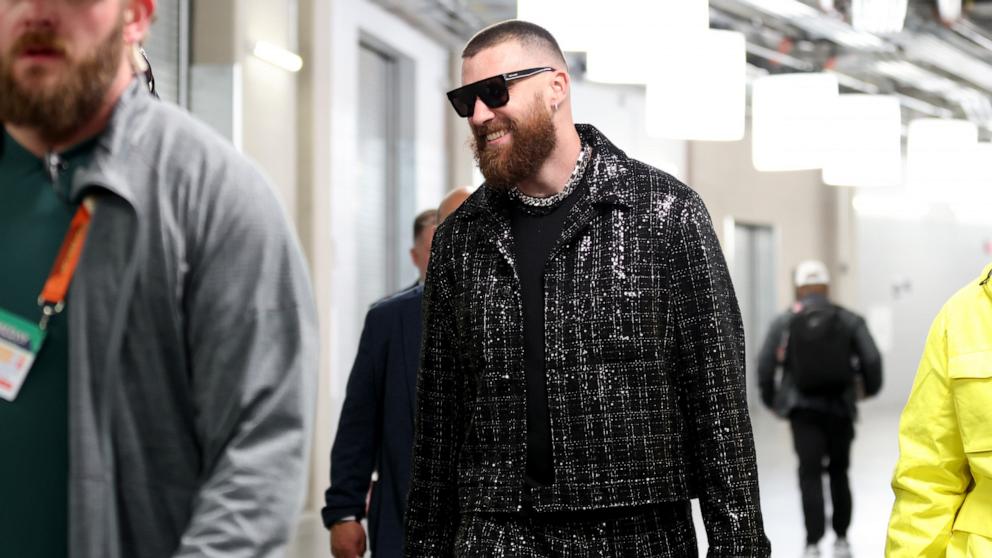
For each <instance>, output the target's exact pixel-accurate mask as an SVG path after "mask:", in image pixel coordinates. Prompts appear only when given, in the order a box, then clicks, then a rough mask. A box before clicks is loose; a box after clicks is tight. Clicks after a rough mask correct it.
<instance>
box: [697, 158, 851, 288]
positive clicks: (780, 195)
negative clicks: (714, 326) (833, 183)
mask: <svg viewBox="0 0 992 558" xmlns="http://www.w3.org/2000/svg"><path fill="white" fill-rule="evenodd" d="M688 158H689V173H688V175H689V184H690V185H691V186H692V187H693V188H694V189H695V190H696V191H697V192H699V194H700V196H702V198H703V201H704V202H705V203H706V207H707V208H708V209H709V211H710V215H711V217H712V218H713V225H714V227H715V228H716V231H717V236H719V237H720V240H721V243H723V244H724V247H725V252H726V251H727V250H726V241H727V239H726V236H727V234H728V231H727V230H726V226H725V225H726V223H727V221H728V218H730V219H733V221H734V222H737V223H743V224H751V225H769V226H771V227H772V228H773V230H774V232H775V237H776V259H777V269H776V271H775V278H776V285H777V286H778V292H777V293H776V294H777V300H778V306H779V308H785V307H786V306H787V305H788V304H789V303H790V302H791V301H792V289H791V285H792V279H791V271H792V268H793V267H794V266H795V265H796V264H797V263H798V262H799V261H801V260H804V259H808V258H816V259H820V260H823V261H824V262H825V263H826V264H827V266H828V267H829V268H830V270H831V272H832V274H833V275H834V276H835V277H836V278H837V280H838V284H837V285H836V287H835V296H836V298H838V299H839V301H840V302H842V303H843V300H840V299H846V298H848V297H849V296H850V295H849V292H848V287H847V286H846V284H847V281H848V279H847V277H848V276H849V275H850V273H849V272H845V269H849V268H850V265H851V264H850V258H849V256H848V254H849V252H848V251H847V250H846V248H845V247H846V246H847V241H846V240H843V239H842V240H841V241H838V238H837V234H838V227H837V220H838V217H841V218H843V217H844V216H845V215H846V211H845V209H844V208H845V207H846V205H845V204H844V202H843V201H840V202H839V201H838V197H839V196H845V199H846V192H845V191H843V190H838V189H835V188H832V187H830V186H826V185H824V184H823V183H822V181H821V180H820V173H819V171H802V172H775V173H773V172H758V171H756V170H755V169H754V165H752V163H751V144H750V138H746V139H745V140H744V141H739V142H691V143H690V146H689V157H688ZM728 257H731V256H730V255H729V254H728ZM731 265H732V263H731Z"/></svg>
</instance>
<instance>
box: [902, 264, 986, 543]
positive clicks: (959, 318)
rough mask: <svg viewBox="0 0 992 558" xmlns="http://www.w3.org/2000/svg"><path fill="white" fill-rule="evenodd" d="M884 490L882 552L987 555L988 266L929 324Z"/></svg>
mask: <svg viewBox="0 0 992 558" xmlns="http://www.w3.org/2000/svg"><path fill="white" fill-rule="evenodd" d="M892 488H893V490H894V491H895V495H896V500H895V504H894V506H893V508H892V518H891V519H890V521H889V533H888V541H887V543H886V548H885V555H886V557H887V558H902V557H913V558H917V557H931V556H932V557H938V556H939V557H947V558H978V557H981V558H987V557H992V265H989V266H987V267H986V268H985V270H984V271H983V272H982V276H981V277H979V278H978V279H977V280H975V281H974V282H973V283H971V284H969V285H968V286H966V287H964V288H963V289H961V290H960V291H958V292H957V294H955V295H954V296H953V297H951V299H950V300H948V301H947V303H946V304H945V305H944V307H943V309H941V311H940V313H939V314H938V315H937V318H936V319H935V320H934V322H933V325H932V326H931V328H930V335H929V337H928V338H927V345H926V349H925V350H924V353H923V359H922V361H921V362H920V368H919V371H918V372H917V375H916V380H915V382H914V384H913V391H912V393H911V394H910V396H909V402H908V403H907V404H906V408H905V409H904V410H903V414H902V419H901V420H900V424H899V462H898V464H897V465H896V471H895V474H894V476H893V479H892Z"/></svg>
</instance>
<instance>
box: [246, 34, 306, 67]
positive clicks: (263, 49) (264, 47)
mask: <svg viewBox="0 0 992 558" xmlns="http://www.w3.org/2000/svg"><path fill="white" fill-rule="evenodd" d="M252 54H254V55H255V57H256V58H258V59H259V60H264V61H266V62H268V63H269V64H272V65H273V66H278V67H279V68H282V69H283V70H286V71H287V72H299V71H300V70H301V69H302V68H303V59H302V58H300V55H299V54H296V53H295V52H293V51H291V50H286V49H284V48H282V47H280V46H276V45H274V44H272V43H267V42H265V41H258V42H257V43H255V48H253V49H252Z"/></svg>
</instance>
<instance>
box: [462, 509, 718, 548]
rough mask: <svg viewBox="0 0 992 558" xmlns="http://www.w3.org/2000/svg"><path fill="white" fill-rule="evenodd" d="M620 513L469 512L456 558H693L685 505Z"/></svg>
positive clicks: (689, 519) (692, 533) (464, 518)
mask: <svg viewBox="0 0 992 558" xmlns="http://www.w3.org/2000/svg"><path fill="white" fill-rule="evenodd" d="M622 511H623V510H594V511H592V512H560V513H549V514H542V513H538V512H535V513H529V514H518V513H468V514H464V515H462V517H461V522H460V525H459V526H458V532H457V533H456V535H455V549H454V556H455V558H566V557H567V558H613V557H623V558H638V557H645V558H648V557H650V558H690V557H693V558H695V557H696V556H699V549H698V548H697V545H696V533H695V528H694V527H693V524H692V511H691V507H690V506H689V502H672V503H669V504H657V505H652V506H644V507H639V508H637V509H631V510H630V511H629V513H622Z"/></svg>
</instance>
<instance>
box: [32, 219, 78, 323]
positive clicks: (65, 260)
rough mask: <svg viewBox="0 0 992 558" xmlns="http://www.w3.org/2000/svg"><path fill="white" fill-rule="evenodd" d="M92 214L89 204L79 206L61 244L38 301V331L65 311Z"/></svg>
mask: <svg viewBox="0 0 992 558" xmlns="http://www.w3.org/2000/svg"><path fill="white" fill-rule="evenodd" d="M90 220H91V214H90V211H89V209H87V208H86V204H85V203H82V204H80V205H79V209H77V210H76V215H75V216H73V218H72V222H71V223H69V230H68V231H66V233H65V238H64V239H63V240H62V247H61V248H59V253H58V256H56V257H55V263H54V264H53V265H52V271H51V272H50V273H49V274H48V279H47V280H45V286H44V288H42V290H41V295H40V296H39V297H38V305H39V306H41V321H40V322H39V323H38V327H40V328H41V329H43V330H44V329H45V328H46V327H47V326H48V320H49V319H51V317H52V316H54V315H56V314H58V313H59V312H61V311H62V309H63V308H65V297H66V294H68V292H69V283H71V282H72V276H73V275H75V273H76V267H77V266H78V265H79V256H80V254H82V252H83V243H84V242H85V241H86V234H87V233H88V232H89V230H90Z"/></svg>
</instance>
